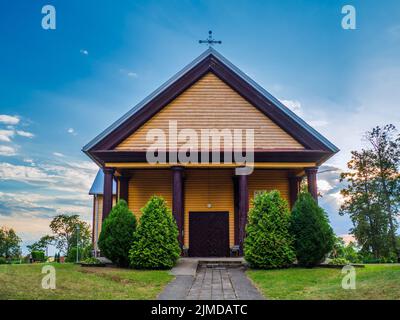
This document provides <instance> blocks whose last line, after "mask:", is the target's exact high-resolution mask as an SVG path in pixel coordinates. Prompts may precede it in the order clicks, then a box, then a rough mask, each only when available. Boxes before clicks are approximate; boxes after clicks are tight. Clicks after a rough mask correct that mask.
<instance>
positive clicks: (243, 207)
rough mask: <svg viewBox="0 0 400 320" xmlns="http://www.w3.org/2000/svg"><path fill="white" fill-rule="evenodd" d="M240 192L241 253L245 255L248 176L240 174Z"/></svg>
mask: <svg viewBox="0 0 400 320" xmlns="http://www.w3.org/2000/svg"><path fill="white" fill-rule="evenodd" d="M238 193H239V253H240V255H243V242H244V238H245V236H246V230H245V228H246V224H247V213H248V212H249V189H248V176H247V175H239V176H238Z"/></svg>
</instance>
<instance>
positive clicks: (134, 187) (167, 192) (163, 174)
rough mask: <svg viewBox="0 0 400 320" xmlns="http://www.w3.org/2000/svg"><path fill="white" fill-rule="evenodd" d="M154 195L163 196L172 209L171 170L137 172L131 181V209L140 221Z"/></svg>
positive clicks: (129, 198) (129, 196) (129, 192)
mask: <svg viewBox="0 0 400 320" xmlns="http://www.w3.org/2000/svg"><path fill="white" fill-rule="evenodd" d="M153 195H157V196H162V197H163V198H164V199H165V201H166V202H167V205H168V207H169V208H171V209H172V174H171V171H170V170H135V171H134V173H133V176H132V178H131V179H130V180H129V191H128V205H129V209H130V210H131V211H132V212H133V213H134V214H135V216H136V218H137V219H139V218H140V216H141V215H142V212H141V210H140V209H142V208H143V207H144V206H145V205H146V203H147V201H149V199H150V197H151V196H153Z"/></svg>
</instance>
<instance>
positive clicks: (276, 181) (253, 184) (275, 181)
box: [248, 170, 290, 207]
mask: <svg viewBox="0 0 400 320" xmlns="http://www.w3.org/2000/svg"><path fill="white" fill-rule="evenodd" d="M248 188H249V201H250V202H249V204H250V207H252V203H251V202H252V201H251V200H252V199H253V198H254V192H255V191H256V190H260V191H261V190H266V191H271V190H274V189H276V190H278V191H279V192H280V193H281V195H282V197H283V198H284V199H285V200H287V201H288V202H289V199H290V197H289V179H288V173H287V171H284V170H255V171H254V172H253V173H252V174H251V175H250V176H249V182H248Z"/></svg>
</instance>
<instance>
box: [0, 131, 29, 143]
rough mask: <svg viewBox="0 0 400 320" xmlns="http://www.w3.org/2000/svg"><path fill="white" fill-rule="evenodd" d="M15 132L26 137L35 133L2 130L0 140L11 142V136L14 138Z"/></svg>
mask: <svg viewBox="0 0 400 320" xmlns="http://www.w3.org/2000/svg"><path fill="white" fill-rule="evenodd" d="M15 134H17V135H19V136H21V137H25V138H33V137H34V134H33V133H30V132H27V131H23V130H13V129H11V130H10V129H8V130H0V141H3V142H11V138H13V137H14V135H15Z"/></svg>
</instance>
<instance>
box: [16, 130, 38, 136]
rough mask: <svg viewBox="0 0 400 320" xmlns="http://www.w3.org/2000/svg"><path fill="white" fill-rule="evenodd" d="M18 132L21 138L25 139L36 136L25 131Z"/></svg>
mask: <svg viewBox="0 0 400 320" xmlns="http://www.w3.org/2000/svg"><path fill="white" fill-rule="evenodd" d="M16 132H17V134H18V135H19V136H21V137H25V138H33V137H34V134H33V133H31V132H27V131H23V130H17V131H16Z"/></svg>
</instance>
